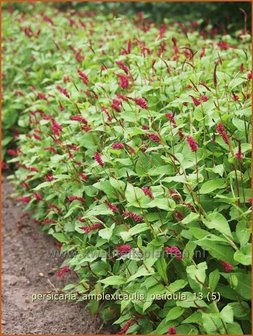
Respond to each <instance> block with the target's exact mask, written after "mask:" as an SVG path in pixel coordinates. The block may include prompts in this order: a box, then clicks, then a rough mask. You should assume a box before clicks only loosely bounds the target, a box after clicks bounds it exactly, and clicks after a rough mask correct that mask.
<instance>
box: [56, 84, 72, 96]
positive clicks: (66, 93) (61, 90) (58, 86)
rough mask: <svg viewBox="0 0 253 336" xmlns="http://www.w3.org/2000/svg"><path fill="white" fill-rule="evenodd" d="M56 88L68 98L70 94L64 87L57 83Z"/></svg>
mask: <svg viewBox="0 0 253 336" xmlns="http://www.w3.org/2000/svg"><path fill="white" fill-rule="evenodd" d="M56 89H57V90H58V91H59V92H60V93H62V94H63V95H64V96H65V97H67V98H70V95H69V93H68V91H67V90H66V89H64V88H63V87H62V86H61V85H57V86H56Z"/></svg>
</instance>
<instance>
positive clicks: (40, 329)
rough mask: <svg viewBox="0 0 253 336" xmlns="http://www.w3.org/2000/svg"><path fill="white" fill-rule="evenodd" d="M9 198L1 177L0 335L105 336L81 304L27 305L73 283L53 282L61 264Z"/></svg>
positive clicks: (9, 189) (65, 280)
mask: <svg viewBox="0 0 253 336" xmlns="http://www.w3.org/2000/svg"><path fill="white" fill-rule="evenodd" d="M12 193H13V190H12V187H11V185H10V183H9V182H7V180H6V178H5V177H3V181H2V333H3V334H12V335H13V334H72V335H73V334H96V333H100V334H102V333H106V332H105V331H104V330H102V329H101V328H100V326H101V322H100V321H99V320H98V319H96V318H95V317H94V316H92V315H90V313H89V311H88V309H87V308H86V307H85V303H78V304H76V303H73V302H69V301H67V300H64V301H59V300H58V301H47V300H43V301H32V295H33V294H46V293H56V292H57V291H58V289H61V288H63V287H64V286H65V284H66V283H68V282H70V281H69V280H73V279H71V278H73V275H71V274H69V273H67V274H65V275H64V278H63V279H59V277H57V275H56V272H57V271H58V270H59V268H60V267H61V264H62V262H63V260H62V258H61V257H60V256H59V255H57V247H56V244H55V241H54V240H53V239H52V238H51V237H49V236H47V235H46V234H44V233H43V232H41V231H40V229H39V227H38V224H35V223H34V221H33V220H32V219H31V218H30V216H29V214H27V213H25V212H24V207H23V206H21V205H19V204H17V203H16V202H15V200H14V199H13V197H12V196H11V194H12ZM55 252H56V253H55ZM52 255H53V256H52Z"/></svg>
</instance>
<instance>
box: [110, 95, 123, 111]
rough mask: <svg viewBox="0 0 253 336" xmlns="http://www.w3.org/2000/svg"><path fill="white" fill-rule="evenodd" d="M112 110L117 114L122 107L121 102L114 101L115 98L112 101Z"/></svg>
mask: <svg viewBox="0 0 253 336" xmlns="http://www.w3.org/2000/svg"><path fill="white" fill-rule="evenodd" d="M111 106H112V108H113V109H114V110H115V111H117V112H120V111H121V107H122V101H121V100H119V99H116V98H114V99H113V100H112V105H111Z"/></svg>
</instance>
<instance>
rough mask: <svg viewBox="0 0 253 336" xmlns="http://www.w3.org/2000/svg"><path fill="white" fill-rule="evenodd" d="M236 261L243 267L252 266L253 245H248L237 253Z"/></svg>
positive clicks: (235, 255)
mask: <svg viewBox="0 0 253 336" xmlns="http://www.w3.org/2000/svg"><path fill="white" fill-rule="evenodd" d="M234 259H235V261H237V262H239V263H240V264H242V265H246V266H248V265H251V261H252V256H251V244H247V245H246V246H244V247H242V248H241V249H240V250H238V251H236V252H235V254H234Z"/></svg>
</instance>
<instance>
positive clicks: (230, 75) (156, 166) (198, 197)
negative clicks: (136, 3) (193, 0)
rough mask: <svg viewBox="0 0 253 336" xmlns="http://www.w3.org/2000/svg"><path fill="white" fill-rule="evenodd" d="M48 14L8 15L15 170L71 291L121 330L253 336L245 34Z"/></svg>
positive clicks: (6, 114)
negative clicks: (70, 278) (71, 277)
mask: <svg viewBox="0 0 253 336" xmlns="http://www.w3.org/2000/svg"><path fill="white" fill-rule="evenodd" d="M34 6H35V7H34V8H33V10H32V11H30V12H29V11H27V13H24V12H19V11H16V10H12V8H8V10H7V9H6V10H5V12H4V15H3V30H4V49H3V86H4V100H3V130H4V139H3V146H4V148H5V149H7V154H8V157H9V158H10V159H8V163H5V164H4V165H3V167H4V168H5V169H8V166H9V167H11V168H13V167H14V168H15V172H14V174H13V176H12V177H11V179H12V180H13V183H14V184H15V186H16V189H17V197H18V199H19V200H20V201H21V202H23V203H26V204H27V209H30V210H31V211H32V213H33V216H34V218H35V220H36V221H37V223H38V225H40V226H41V228H42V229H43V230H44V231H46V232H48V233H49V234H50V235H52V236H53V237H54V238H55V239H56V240H57V241H58V242H59V249H60V251H61V253H66V260H65V262H64V264H63V265H62V268H61V269H60V270H59V272H58V275H59V277H62V276H64V274H65V273H67V272H75V273H76V274H77V275H78V279H79V282H78V283H76V284H69V285H68V286H67V287H65V289H64V290H65V291H67V292H73V293H77V294H78V300H79V301H82V300H84V299H85V295H87V294H93V297H92V298H91V297H90V300H89V307H90V309H91V311H92V312H93V313H95V314H96V313H97V314H99V315H100V317H101V319H102V320H103V321H104V323H110V324H112V323H113V324H114V325H115V326H116V329H115V330H116V331H117V332H119V333H122V334H124V333H129V334H136V333H138V334H166V333H169V334H175V333H177V334H249V333H250V308H249V303H250V293H251V281H250V264H251V245H250V235H251V224H250V219H251V217H250V214H251V205H252V198H251V191H250V168H251V145H250V139H251V128H250V117H251V100H250V96H251V79H252V72H251V68H250V66H251V57H250V55H251V51H250V35H249V33H248V32H247V29H246V28H245V27H243V28H242V30H240V31H238V32H236V33H235V34H234V36H231V35H228V34H227V33H226V31H224V30H223V31H222V32H220V31H218V30H217V29H213V28H212V27H211V26H206V27H205V29H204V30H200V29H199V27H200V24H201V21H198V22H189V23H185V24H182V23H178V22H173V20H166V21H165V22H164V23H163V24H157V23H155V22H152V20H150V19H149V18H148V17H146V16H145V15H143V14H142V13H138V14H137V15H136V16H134V17H132V18H127V17H125V16H122V15H121V16H118V15H114V14H112V13H108V15H105V14H103V15H102V14H100V13H99V11H98V12H97V13H94V12H87V11H83V10H79V11H77V12H75V11H71V10H69V11H65V12H61V11H59V10H57V9H55V8H53V7H50V6H48V7H39V6H38V5H34ZM36 6H38V8H37V10H36ZM40 8H41V9H40ZM243 14H244V17H245V18H246V17H247V13H245V12H244V13H243ZM13 133H14V140H15V141H14V140H13ZM7 165H8V166H7ZM106 294H107V295H108V296H107V297H106V296H105V295H106ZM96 295H97V296H98V297H97V298H96V297H95V296H96ZM109 295H114V296H113V297H111V296H109ZM117 296H118V297H117ZM108 297H109V298H110V299H109V300H108V299H107V298H108ZM98 298H100V299H98Z"/></svg>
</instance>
